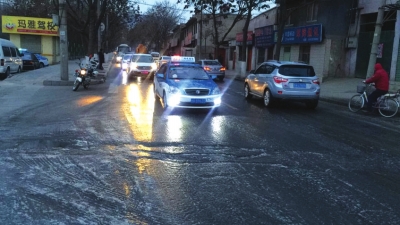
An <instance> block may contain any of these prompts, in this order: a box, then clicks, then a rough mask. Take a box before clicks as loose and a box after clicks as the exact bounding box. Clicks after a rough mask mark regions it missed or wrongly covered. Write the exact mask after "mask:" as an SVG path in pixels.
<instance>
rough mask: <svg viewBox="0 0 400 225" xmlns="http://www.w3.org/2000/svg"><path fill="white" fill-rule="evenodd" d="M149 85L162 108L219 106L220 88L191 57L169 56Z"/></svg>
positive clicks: (208, 107) (207, 107) (209, 107)
mask: <svg viewBox="0 0 400 225" xmlns="http://www.w3.org/2000/svg"><path fill="white" fill-rule="evenodd" d="M153 87H154V94H155V96H157V98H160V101H161V103H162V106H163V107H164V109H167V108H168V107H171V108H197V109H199V108H203V109H212V108H217V107H219V106H220V105H221V98H222V93H221V90H220V89H219V87H218V85H217V84H216V83H215V82H214V81H213V80H212V79H211V77H210V76H209V75H208V74H207V73H206V72H205V71H204V69H203V68H202V67H201V66H200V65H198V64H197V63H196V61H195V58H194V57H188V56H172V57H171V61H170V62H167V63H164V64H163V65H162V66H161V67H160V69H159V70H158V71H157V72H156V76H155V78H154V83H153Z"/></svg>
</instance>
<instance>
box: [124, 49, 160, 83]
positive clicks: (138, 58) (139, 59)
mask: <svg viewBox="0 0 400 225" xmlns="http://www.w3.org/2000/svg"><path fill="white" fill-rule="evenodd" d="M129 67H130V73H129V77H141V78H150V79H152V78H153V77H154V73H155V71H156V69H157V64H156V63H155V62H154V59H153V57H152V56H151V55H150V54H133V55H132V58H131V64H130V65H129Z"/></svg>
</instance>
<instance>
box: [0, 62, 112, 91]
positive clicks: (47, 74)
mask: <svg viewBox="0 0 400 225" xmlns="http://www.w3.org/2000/svg"><path fill="white" fill-rule="evenodd" d="M78 62H79V59H74V60H69V61H68V80H61V74H60V73H61V71H60V64H59V63H58V64H54V65H49V66H47V67H44V68H41V69H36V70H29V71H24V72H22V73H18V74H11V76H10V77H8V78H6V79H5V80H3V81H1V82H0V84H1V83H4V84H5V83H13V84H31V85H44V86H71V87H72V85H73V83H74V81H75V76H74V74H75V70H76V69H79V65H78ZM111 67H112V66H111V61H110V60H109V61H108V62H105V63H103V68H104V70H98V72H99V76H105V77H107V74H108V71H109V70H110V69H111ZM98 83H101V82H100V81H97V80H92V82H91V84H98Z"/></svg>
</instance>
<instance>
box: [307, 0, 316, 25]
mask: <svg viewBox="0 0 400 225" xmlns="http://www.w3.org/2000/svg"><path fill="white" fill-rule="evenodd" d="M317 15H318V4H317V3H311V4H308V6H307V21H315V20H317Z"/></svg>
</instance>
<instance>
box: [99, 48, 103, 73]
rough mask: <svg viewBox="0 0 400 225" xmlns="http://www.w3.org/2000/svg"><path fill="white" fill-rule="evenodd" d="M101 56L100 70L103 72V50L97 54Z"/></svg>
mask: <svg viewBox="0 0 400 225" xmlns="http://www.w3.org/2000/svg"><path fill="white" fill-rule="evenodd" d="M97 55H98V56H99V69H100V70H103V69H104V68H103V63H104V52H103V49H102V48H101V49H100V51H99V52H98V53H97Z"/></svg>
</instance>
